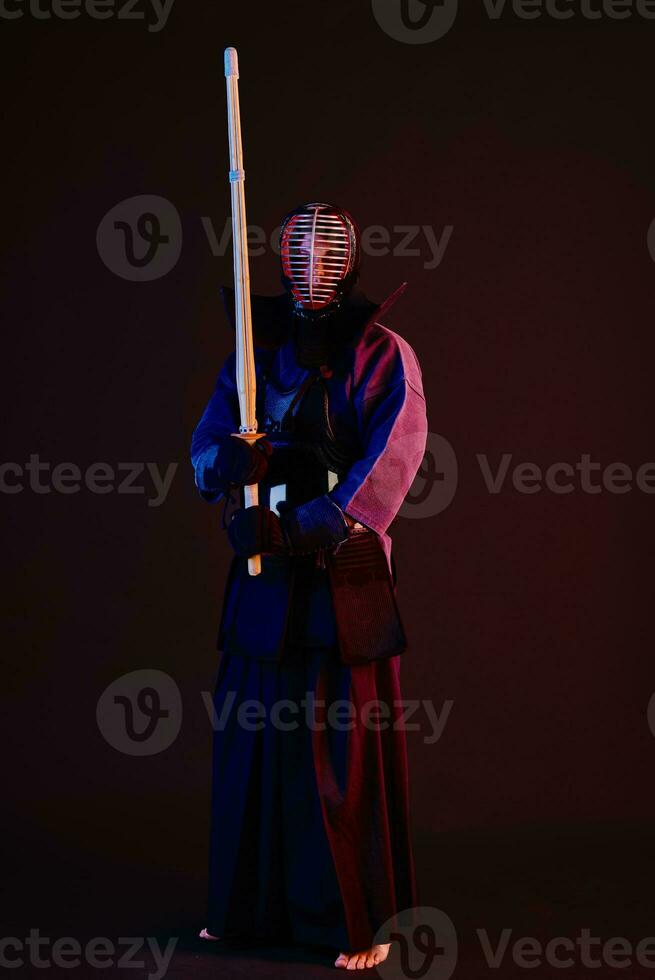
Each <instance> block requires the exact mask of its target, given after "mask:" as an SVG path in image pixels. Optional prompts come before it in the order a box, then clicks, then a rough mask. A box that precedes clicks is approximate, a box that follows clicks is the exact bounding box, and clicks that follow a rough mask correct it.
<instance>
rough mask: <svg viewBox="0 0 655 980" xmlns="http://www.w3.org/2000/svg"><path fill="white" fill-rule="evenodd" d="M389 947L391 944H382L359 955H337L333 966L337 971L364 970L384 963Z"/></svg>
mask: <svg viewBox="0 0 655 980" xmlns="http://www.w3.org/2000/svg"><path fill="white" fill-rule="evenodd" d="M390 947H391V943H383V944H382V945H380V946H371V948H370V949H365V950H363V951H362V952H361V953H339V955H338V956H337V958H336V960H335V963H334V965H335V966H336V967H337V969H339V970H366V969H367V968H370V967H372V966H377V965H378V963H384V961H385V960H386V958H387V956H388V955H389V949H390Z"/></svg>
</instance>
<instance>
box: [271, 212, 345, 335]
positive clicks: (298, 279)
mask: <svg viewBox="0 0 655 980" xmlns="http://www.w3.org/2000/svg"><path fill="white" fill-rule="evenodd" d="M280 254H281V259H282V282H283V283H284V287H285V289H286V290H287V292H288V293H289V294H290V295H291V299H292V302H293V306H294V310H295V312H296V314H297V315H298V316H301V317H303V318H305V319H321V318H323V317H325V316H327V315H329V314H332V313H335V312H336V311H337V310H338V309H339V307H340V306H341V304H342V302H343V300H344V298H345V297H346V296H347V295H348V293H349V292H350V290H351V289H352V287H353V286H354V284H355V282H356V281H357V277H358V275H359V265H360V259H361V236H360V232H359V228H358V227H357V225H356V224H355V222H354V220H353V218H352V217H351V216H350V215H349V214H348V212H347V211H343V210H342V209H341V208H337V207H334V206H333V205H331V204H321V203H313V204H303V205H302V206H301V207H299V208H296V210H295V211H291V212H290V214H288V215H287V216H286V218H285V219H284V221H283V223H282V230H281V233H280Z"/></svg>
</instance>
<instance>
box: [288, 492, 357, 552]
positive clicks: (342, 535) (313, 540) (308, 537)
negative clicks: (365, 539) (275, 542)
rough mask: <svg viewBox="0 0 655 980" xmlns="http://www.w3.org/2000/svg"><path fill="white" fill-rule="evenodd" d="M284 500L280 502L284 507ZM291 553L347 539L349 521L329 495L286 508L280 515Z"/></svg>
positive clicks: (306, 550)
mask: <svg viewBox="0 0 655 980" xmlns="http://www.w3.org/2000/svg"><path fill="white" fill-rule="evenodd" d="M283 507H284V505H283V504H280V505H279V508H278V509H279V510H281V511H282V508H283ZM280 524H281V526H282V530H283V532H284V536H285V539H286V541H287V542H288V547H289V550H290V552H291V554H294V555H307V554H311V553H312V552H313V551H318V550H319V548H333V547H335V546H336V545H338V544H341V542H342V541H345V540H346V538H347V537H348V534H349V525H348V522H347V521H346V518H345V517H344V514H343V511H342V510H341V508H340V507H338V506H337V505H336V504H335V503H334V501H333V500H332V499H331V498H330V497H328V496H325V497H315V498H314V500H309V501H308V502H307V503H306V504H301V505H300V506H299V507H294V508H293V510H288V509H286V508H285V509H284V510H283V512H282V515H281V517H280Z"/></svg>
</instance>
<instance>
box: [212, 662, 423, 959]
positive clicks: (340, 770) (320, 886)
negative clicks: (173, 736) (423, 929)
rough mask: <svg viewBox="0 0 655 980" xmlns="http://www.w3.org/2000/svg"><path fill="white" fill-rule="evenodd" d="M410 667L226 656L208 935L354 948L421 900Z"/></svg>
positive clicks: (219, 699)
mask: <svg viewBox="0 0 655 980" xmlns="http://www.w3.org/2000/svg"><path fill="white" fill-rule="evenodd" d="M399 666H400V665H399V658H398V657H392V658H390V659H388V660H376V661H372V662H370V663H368V664H365V665H362V666H356V667H347V666H344V665H343V664H341V663H340V661H339V656H338V652H337V651H335V650H325V649H295V650H293V649H292V650H288V651H287V652H286V654H285V656H284V658H283V659H282V660H281V661H280V662H278V663H272V662H261V661H257V660H255V659H252V658H247V657H241V656H235V655H230V654H227V653H223V655H222V659H221V663H220V667H219V674H218V679H217V685H216V692H215V697H214V708H215V715H214V727H215V732H214V751H213V784H212V825H211V839H210V868H209V915H208V921H207V928H208V930H209V932H210V933H212V934H213V935H215V936H221V937H226V936H227V937H229V936H231V935H233V936H238V937H248V938H253V939H260V940H264V941H267V942H288V941H291V942H297V943H303V944H305V943H306V944H313V945H321V946H332V947H334V948H335V949H339V950H343V951H355V950H361V949H366V948H368V947H369V946H370V945H371V944H372V941H373V938H374V936H375V934H376V932H377V930H378V929H379V927H380V926H382V925H383V924H384V923H386V922H387V921H388V920H389V919H391V917H392V916H394V915H395V914H396V913H397V912H400V911H402V910H404V909H406V908H409V907H412V906H414V905H415V904H416V899H415V886H414V872H413V864H412V853H411V842H410V833H409V816H408V791H407V757H406V744H405V733H404V731H403V730H402V725H401V719H402V706H401V693H400V682H399ZM337 702H342V703H341V704H338V703H337ZM373 703H375V704H376V705H377V707H372V704H373Z"/></svg>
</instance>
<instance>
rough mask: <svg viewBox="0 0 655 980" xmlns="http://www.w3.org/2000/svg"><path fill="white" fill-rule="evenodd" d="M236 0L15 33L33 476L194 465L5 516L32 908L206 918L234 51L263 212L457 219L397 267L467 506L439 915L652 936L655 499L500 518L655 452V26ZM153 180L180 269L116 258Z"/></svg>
mask: <svg viewBox="0 0 655 980" xmlns="http://www.w3.org/2000/svg"><path fill="white" fill-rule="evenodd" d="M228 8H229V5H228V4H226V3H222V2H221V3H218V2H215V0H193V2H190V0H177V4H176V6H175V7H174V8H173V12H172V14H171V17H170V19H169V22H168V24H167V26H166V27H165V29H164V30H163V31H162V32H161V33H159V34H152V33H148V31H147V30H146V26H145V24H143V23H142V22H138V21H137V22H121V23H117V22H114V21H97V22H96V21H90V20H89V19H88V18H86V17H81V18H80V19H79V20H77V21H71V22H62V21H56V20H52V21H49V22H36V21H34V20H30V18H28V17H25V18H24V19H23V20H19V21H11V22H10V21H7V22H2V24H0V27H1V29H2V34H3V39H4V40H5V52H6V53H5V60H4V62H3V65H2V83H3V85H2V91H3V100H2V103H3V116H4V120H3V130H2V132H3V143H4V150H3V164H4V166H5V176H4V181H3V186H4V207H3V229H4V232H5V235H4V237H5V239H6V245H7V250H6V255H5V258H4V265H3V278H4V294H5V315H4V318H3V324H4V329H3V341H2V363H3V394H4V396H5V408H4V411H3V452H2V456H3V460H10V461H18V462H21V463H22V462H24V461H26V460H27V458H28V456H29V454H30V453H39V454H40V455H41V458H42V459H43V460H46V461H49V462H50V463H52V464H53V465H54V464H56V463H59V462H68V461H70V462H74V463H77V464H78V465H80V466H82V467H86V466H88V465H89V464H90V463H92V462H95V461H105V462H109V463H112V464H114V465H115V464H116V463H118V462H119V461H132V460H134V461H137V460H139V461H146V460H153V461H157V462H158V463H159V464H160V465H161V466H162V467H165V466H166V465H167V464H168V463H171V462H176V461H177V462H179V464H180V466H179V471H178V473H177V475H176V478H175V480H174V483H173V488H172V490H171V493H170V495H169V497H168V498H167V500H166V502H165V504H164V505H163V506H161V507H160V508H148V507H147V506H146V502H145V499H144V497H139V496H122V495H116V494H112V495H109V496H106V497H98V496H94V495H92V494H90V493H88V492H86V491H84V492H82V493H80V494H77V495H75V496H63V495H58V494H50V495H48V496H38V495H35V494H34V493H31V492H30V491H29V490H26V491H24V492H23V493H21V494H19V495H15V496H6V495H4V496H3V497H2V500H1V504H2V509H3V512H4V517H5V522H4V523H5V531H4V536H3V553H4V566H5V572H6V581H5V586H4V589H3V607H4V611H5V614H6V615H5V620H6V633H5V639H4V642H3V651H4V655H5V667H4V673H3V684H2V687H3V692H4V707H3V720H4V722H5V724H6V734H5V736H4V748H5V760H4V763H3V772H4V777H5V778H4V782H5V785H6V786H7V788H8V789H9V791H10V793H9V800H8V802H7V803H5V804H4V807H3V811H4V813H3V816H4V819H5V821H6V822H7V829H6V836H5V837H4V839H5V841H7V840H13V841H14V842H13V843H12V844H11V846H10V852H9V858H8V861H9V864H8V867H9V868H10V870H11V874H10V876H9V878H8V881H9V884H8V888H7V898H8V899H9V900H10V903H11V911H12V913H13V914H12V916H11V920H12V921H13V919H15V920H16V922H17V923H18V922H28V923H29V924H30V925H39V924H40V925H41V927H42V928H44V929H45V928H46V927H48V928H51V929H54V928H58V929H59V930H60V932H61V931H62V930H63V931H66V930H68V932H67V934H72V935H75V934H76V933H75V929H79V930H83V929H88V930H91V931H93V932H95V933H98V929H100V934H102V933H103V929H105V930H106V929H108V928H110V927H111V928H116V929H118V930H122V931H123V933H124V934H126V931H127V933H129V930H130V929H131V930H135V929H137V930H143V929H144V928H153V927H154V926H155V925H160V926H165V927H169V926H170V927H171V928H176V929H180V928H190V927H192V926H195V925H196V924H202V919H203V910H204V874H205V863H206V844H207V833H208V805H209V752H210V728H209V723H208V719H207V716H206V713H205V709H204V707H203V704H202V701H201V696H200V692H201V691H203V690H210V689H211V687H212V684H213V678H214V673H215V669H216V662H217V655H216V652H215V649H214V641H215V632H216V626H217V620H218V610H219V602H220V596H221V592H222V587H223V581H224V577H225V572H226V568H227V563H228V559H229V552H228V546H227V543H226V541H225V540H224V538H223V535H222V533H221V532H220V530H219V525H218V520H219V515H218V512H217V511H216V510H213V509H211V508H209V507H207V506H205V505H204V504H203V503H202V502H201V501H200V500H199V499H198V498H197V497H196V494H195V488H194V486H193V480H192V474H191V470H190V466H189V463H188V449H187V447H188V444H189V440H190V435H191V432H192V429H193V426H194V424H195V422H196V420H197V418H198V416H199V413H200V412H201V410H202V408H203V406H204V403H205V401H206V399H207V397H208V395H209V392H210V389H211V386H212V384H213V379H214V376H215V374H216V371H217V369H218V367H219V366H220V364H221V363H222V360H223V358H224V357H225V356H226V355H227V353H228V351H229V349H230V345H231V343H232V338H231V336H230V334H229V332H228V330H227V328H226V326H225V323H224V319H223V315H222V311H221V307H220V301H219V296H218V288H219V285H220V284H221V283H223V282H229V281H230V278H231V259H230V256H229V254H228V255H227V256H226V257H224V258H216V257H213V256H212V254H211V250H210V248H209V245H208V242H207V238H206V236H205V233H204V231H203V227H202V224H201V217H202V216H210V217H211V218H212V220H213V221H214V224H215V226H216V228H217V230H218V232H219V233H220V231H222V229H223V226H224V223H225V220H226V217H227V215H228V213H229V190H228V184H227V180H226V176H227V175H226V171H227V167H228V163H227V151H226V120H225V92H224V80H223V76H222V63H221V53H222V49H223V48H224V46H225V45H226V44H235V45H237V46H238V48H239V50H240V55H241V69H242V108H243V113H244V136H245V140H246V152H247V160H246V164H247V169H248V185H247V186H248V195H249V196H248V206H249V218H250V221H251V222H252V223H253V224H259V225H261V226H263V227H264V228H266V229H267V230H269V231H270V230H272V229H273V228H274V227H275V226H276V225H277V224H278V223H279V221H280V219H281V217H282V216H283V215H284V213H285V212H286V211H287V210H289V209H290V208H291V207H293V206H295V205H297V204H299V203H301V202H302V201H304V200H306V199H316V198H320V199H327V200H335V201H337V202H341V203H342V204H343V205H344V206H346V207H347V208H349V209H350V210H352V211H353V213H354V214H355V216H356V217H357V219H358V220H359V222H360V224H361V225H362V226H368V225H372V224H381V225H384V226H385V227H388V228H391V227H392V226H394V225H407V224H429V225H432V226H434V227H435V228H436V229H437V230H438V231H439V232H440V231H441V229H442V228H443V226H444V225H445V224H452V225H453V226H454V232H453V236H452V239H451V242H450V244H449V247H448V249H447V251H446V255H445V259H444V261H443V263H442V264H441V265H440V266H439V267H438V268H437V269H436V270H432V271H426V270H425V269H424V268H423V263H424V261H426V260H427V259H428V258H429V255H428V254H424V255H423V256H421V257H420V258H402V257H398V256H393V255H389V256H387V257H370V258H368V260H367V261H366V265H365V270H364V276H363V285H364V286H365V288H366V289H367V291H368V292H369V293H370V294H371V295H372V296H374V297H376V298H382V297H383V296H384V295H385V294H386V293H387V292H389V291H390V290H391V289H392V288H394V287H395V286H396V285H397V284H399V283H400V282H402V281H403V280H409V282H410V288H409V290H408V292H407V295H406V297H405V298H404V299H403V300H402V302H401V303H399V305H398V306H397V307H396V308H395V309H394V311H393V313H392V314H391V315H390V316H389V317H388V320H387V323H388V326H390V327H392V328H393V329H395V330H397V331H399V332H400V333H401V334H402V335H403V336H404V337H406V338H407V340H408V341H409V342H410V343H411V344H412V346H413V347H414V348H415V350H416V351H417V353H418V355H419V358H420V360H421V364H422V367H423V372H424V381H425V390H426V396H427V401H428V412H429V421H430V428H431V430H432V431H433V432H435V433H439V434H441V435H442V436H444V437H445V438H447V439H448V440H449V442H450V443H451V444H452V446H453V448H454V449H455V452H456V454H457V458H458V463H459V486H458V490H457V494H456V496H455V499H454V501H453V503H452V504H451V505H450V507H449V508H448V509H447V510H445V511H444V512H443V513H442V514H439V515H438V516H434V517H430V518H428V519H424V520H411V519H401V520H399V521H398V523H397V525H396V526H395V528H394V532H393V533H394V541H395V547H396V557H397V563H398V566H399V576H400V584H399V598H400V602H401V605H402V608H403V611H404V615H405V619H406V622H407V625H408V628H409V631H410V636H411V649H410V651H409V652H408V653H407V655H406V658H405V662H404V689H405V693H406V695H407V696H408V697H421V698H432V699H433V700H434V702H435V703H436V705H437V706H438V707H440V706H441V704H442V702H443V701H444V700H447V699H452V700H453V701H454V707H453V709H452V713H451V717H450V720H449V722H448V724H447V726H446V730H445V734H444V736H443V738H442V739H441V741H440V742H438V743H437V744H436V745H425V744H424V743H423V741H422V735H421V734H420V733H418V734H412V735H410V736H409V745H410V763H411V790H412V799H413V819H414V828H415V832H416V847H417V858H418V861H419V883H420V886H421V898H422V899H423V901H424V902H425V904H435V905H439V906H440V907H442V908H444V909H446V910H447V911H449V913H450V914H452V915H460V917H461V919H460V921H462V920H463V921H465V922H467V921H468V918H467V917H473V919H475V924H478V925H479V924H482V925H485V924H489V925H491V924H492V923H493V922H495V921H496V919H495V918H494V916H496V917H497V916H498V915H499V914H500V912H499V910H504V912H503V915H504V916H505V920H507V922H506V924H509V925H514V924H516V923H520V922H522V921H523V919H522V917H523V916H525V915H527V916H528V919H529V921H533V919H534V920H535V921H538V922H539V921H542V919H543V921H545V922H548V921H549V920H550V918H552V917H553V916H555V918H556V919H557V916H558V915H559V913H561V912H562V910H565V912H566V915H569V913H570V917H571V921H576V922H577V921H578V920H580V921H581V922H582V924H584V925H586V924H588V925H592V924H593V923H594V922H597V921H598V922H602V923H604V928H605V929H606V935H616V934H626V930H628V929H629V928H634V930H635V931H636V932H638V930H639V928H640V926H639V923H640V921H641V917H642V915H643V916H644V917H645V916H646V913H645V910H646V909H647V901H646V900H647V897H648V890H649V887H650V885H649V882H650V881H651V880H652V871H653V865H652V850H653V849H652V838H651V821H652V817H653V815H654V802H655V801H654V797H653V793H652V773H653V764H654V762H655V740H654V738H653V736H652V735H651V733H650V730H649V727H648V723H647V716H646V711H647V705H648V701H649V698H650V696H651V693H652V692H653V691H654V690H655V668H654V665H653V644H652V607H653V560H652V556H653V546H654V543H655V542H654V540H653V537H654V536H653V519H652V514H653V508H654V507H655V498H653V497H652V496H648V495H646V494H644V493H642V492H640V491H639V490H637V489H633V490H632V491H631V492H630V493H628V494H625V495H612V494H609V493H607V492H603V493H602V494H599V495H589V494H585V493H583V492H582V491H581V490H579V489H578V490H576V492H574V493H572V494H570V495H567V496H560V495H555V494H552V493H550V492H548V491H543V492H541V493H539V494H536V495H523V494H520V493H518V492H516V491H515V490H514V489H512V488H511V486H507V487H506V488H505V489H504V490H503V492H501V493H500V494H498V495H491V494H489V493H488V492H487V491H486V489H485V485H484V482H483V479H482V475H481V473H480V470H479V467H478V463H477V461H476V454H478V453H484V454H487V455H488V456H489V458H490V460H491V462H492V464H493V465H494V466H496V465H497V463H498V461H499V459H500V456H501V454H502V453H504V452H508V453H512V454H514V459H515V462H516V463H519V462H526V461H534V462H537V463H539V464H540V465H542V466H548V465H550V464H551V463H554V462H557V461H565V462H571V463H575V462H577V461H578V460H579V459H580V456H581V455H582V454H583V453H589V454H591V456H592V457H593V459H594V460H595V461H597V462H600V463H601V464H602V465H603V466H607V465H609V464H610V463H613V462H616V461H621V462H625V463H628V464H629V465H631V466H632V467H634V468H637V467H638V466H639V465H640V464H642V463H644V462H647V461H651V460H653V459H655V446H654V445H653V439H652V432H653V412H652V385H653V355H654V354H655V345H654V343H653V300H654V299H655V266H654V265H653V261H652V259H651V257H650V255H649V252H648V248H647V244H646V235H647V229H648V227H649V224H650V222H651V221H652V220H653V219H654V218H655V191H654V189H653V173H654V172H655V145H654V141H653V125H652V123H653V120H652V84H653V82H652V65H653V56H652V52H653V45H654V43H655V22H651V21H643V20H641V19H638V18H636V17H635V18H633V20H632V21H608V20H605V21H602V22H590V21H585V20H584V19H582V18H581V17H578V18H577V19H576V20H571V21H565V22H561V23H554V22H552V21H550V20H548V19H547V18H546V17H543V18H542V19H541V20H538V21H531V22H528V21H520V20H517V19H516V18H515V17H513V16H512V15H511V14H510V15H507V16H506V17H504V18H503V19H502V20H501V21H499V22H492V21H490V20H488V19H487V18H486V17H485V16H483V14H482V13H480V12H479V11H478V12H477V13H475V12H474V11H473V7H472V6H471V7H470V8H469V9H468V10H467V11H466V12H464V13H460V17H459V18H458V21H457V23H456V25H455V26H454V27H453V29H452V30H451V31H450V33H449V34H448V35H447V36H446V37H444V38H442V39H441V40H439V41H437V42H436V43H433V44H427V45H420V46H418V45H417V46H410V45H404V44H401V43H398V42H396V41H394V40H392V39H391V38H390V37H388V36H387V35H386V34H385V33H383V31H382V30H381V29H380V28H379V27H378V26H377V24H376V23H375V21H374V19H373V16H372V14H371V11H370V7H369V4H368V3H361V4H359V3H358V4H356V3H352V2H346V0H331V2H329V3H326V2H321V3H317V2H314V3H307V0H303V2H300V0H286V2H285V3H282V4H273V3H262V4H259V5H256V4H250V5H242V6H240V7H239V8H238V9H237V10H236V11H233V12H230V10H229V9H228ZM475 10H478V7H477V6H476V7H475ZM138 194H158V195H161V196H163V197H165V198H167V199H168V200H170V201H171V202H172V203H173V204H174V205H175V207H176V208H177V210H178V211H179V213H180V215H181V218H182V223H183V231H184V242H183V249H182V255H181V259H180V261H179V263H178V264H177V266H176V267H175V269H174V270H173V271H172V272H171V273H170V274H169V275H167V276H166V277H164V278H162V279H159V280H157V281H155V282H152V283H143V284H141V283H131V282H127V281H125V280H123V279H121V278H119V277H117V276H116V275H114V274H113V273H112V272H110V271H109V269H108V268H106V267H105V265H104V264H103V263H102V262H101V260H100V258H99V256H98V252H97V249H96V230H97V227H98V224H99V222H100V220H101V219H102V217H103V216H104V214H105V213H106V212H107V211H108V210H109V209H110V208H112V207H113V206H114V205H115V204H117V203H118V202H119V201H121V200H123V199H125V198H129V197H132V196H134V195H138ZM277 275H278V272H277V264H276V258H275V256H274V255H273V254H271V252H270V250H269V251H267V255H266V256H265V257H263V258H257V259H254V260H253V261H252V278H253V285H254V287H255V289H257V290H259V291H262V292H272V291H274V290H276V289H277V285H278V282H277ZM142 667H154V668H158V669H161V670H164V671H166V672H167V673H169V674H170V675H171V676H172V677H174V678H175V680H176V682H177V683H178V685H179V686H180V689H181V690H182V693H183V697H184V709H185V715H184V724H183V728H182V732H181V735H180V737H179V738H178V739H177V741H176V742H175V744H174V745H173V747H172V748H170V749H168V750H167V751H166V752H165V753H162V754H160V755H157V756H154V757H152V758H145V759H138V758H130V757H127V756H124V755H121V754H119V753H118V752H116V751H115V750H114V749H112V748H111V747H110V746H109V745H108V744H107V743H106V742H105V741H104V739H103V737H102V736H101V734H100V732H99V730H98V728H97V725H96V720H95V711H96V703H97V700H98V698H99V696H100V694H101V693H102V691H103V690H104V688H105V687H106V686H107V685H108V684H109V683H110V682H111V681H113V680H114V679H115V678H117V677H119V676H120V675H121V674H124V673H126V672H129V671H131V670H135V669H138V668H142ZM473 910H479V914H478V911H473ZM476 916H477V917H476ZM485 916H486V918H485ZM530 917H532V918H530ZM540 917H541V918H540ZM505 920H503V921H505ZM99 923H101V924H102V925H99ZM517 928H518V925H517ZM135 934H136V933H135ZM555 934H556V933H555Z"/></svg>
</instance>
